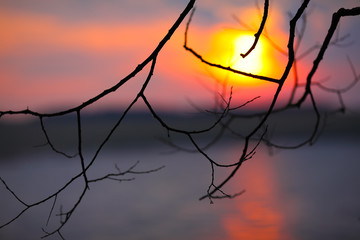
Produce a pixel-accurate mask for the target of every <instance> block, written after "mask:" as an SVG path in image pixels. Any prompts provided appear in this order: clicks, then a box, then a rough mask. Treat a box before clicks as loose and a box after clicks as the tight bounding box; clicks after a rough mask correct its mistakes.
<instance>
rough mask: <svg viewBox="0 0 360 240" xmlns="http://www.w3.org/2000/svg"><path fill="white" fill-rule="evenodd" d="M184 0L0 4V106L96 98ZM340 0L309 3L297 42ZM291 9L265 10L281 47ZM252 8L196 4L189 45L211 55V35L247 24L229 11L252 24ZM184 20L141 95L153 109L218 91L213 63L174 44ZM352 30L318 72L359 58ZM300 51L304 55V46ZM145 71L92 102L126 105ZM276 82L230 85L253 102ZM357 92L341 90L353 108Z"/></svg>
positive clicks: (144, 51)
mask: <svg viewBox="0 0 360 240" xmlns="http://www.w3.org/2000/svg"><path fill="white" fill-rule="evenodd" d="M356 3H357V1H344V2H343V3H342V4H344V6H345V7H353V6H354V5H356ZM186 4H187V1H186V0H181V1H179V0H156V1H133V0H131V1H130V0H126V1H113V0H107V1H83V0H76V1H68V0H67V1H51V2H50V1H45V0H34V1H24V0H11V1H10V0H4V1H1V2H0V25H1V29H2V32H1V38H0V84H1V88H0V109H1V110H9V109H13V110H20V109H24V108H27V107H29V108H31V109H35V110H37V109H49V108H59V107H60V108H66V107H70V106H76V105H78V104H80V103H82V102H84V101H86V100H87V99H89V98H91V97H93V96H95V95H97V94H98V93H100V92H102V91H103V90H104V89H106V88H108V87H111V86H112V85H114V84H116V83H117V82H118V81H119V80H120V79H122V78H123V77H124V76H126V75H127V73H129V72H130V71H131V70H133V69H134V68H135V67H136V66H137V65H138V64H139V63H140V62H142V61H143V60H144V59H145V58H146V57H147V56H148V55H149V54H150V53H151V51H152V50H153V49H154V48H155V46H156V45H157V44H158V42H159V41H160V40H161V38H162V37H163V36H164V35H165V34H166V32H167V30H168V29H169V28H170V26H171V25H172V24H173V22H174V21H175V19H176V18H177V16H178V15H179V13H180V12H181V11H182V10H183V8H184V7H185V5H186ZM338 5H339V3H335V2H334V3H328V2H327V3H326V4H324V3H322V2H321V1H315V2H314V4H313V5H312V7H313V12H314V13H313V15H310V16H309V18H311V17H314V18H316V19H317V20H318V21H311V24H310V26H308V29H307V31H308V34H309V36H312V37H311V38H309V39H304V42H305V43H306V44H308V45H307V46H311V44H314V43H318V42H321V41H322V39H323V36H324V33H325V32H326V29H327V28H328V24H329V23H330V15H329V14H331V13H332V12H333V11H335V10H336V9H337V8H338V7H339V6H340V5H339V6H338ZM296 7H297V4H294V3H289V2H288V1H278V2H274V3H273V5H271V8H270V18H269V21H268V30H269V34H270V35H271V37H272V39H273V40H274V41H277V42H278V44H279V45H280V46H281V47H282V48H283V49H286V41H285V40H286V34H285V33H284V31H285V30H286V29H287V19H288V18H287V15H286V14H285V13H286V12H288V11H292V12H294V11H295V10H296ZM256 13H257V10H256V7H255V4H254V2H253V1H222V2H221V3H219V1H215V0H203V1H198V2H197V12H196V13H195V17H194V20H193V23H192V26H191V29H190V33H189V44H190V46H191V47H193V48H195V49H197V50H199V52H201V53H203V54H204V55H207V54H208V55H209V56H210V55H211V54H209V53H210V52H211V51H212V50H211V41H212V39H214V38H215V36H216V35H217V34H219V33H220V32H222V31H223V30H224V29H236V31H239V32H241V31H244V30H245V29H244V28H243V27H242V26H240V25H239V24H238V23H237V22H236V21H235V20H234V19H233V17H232V16H233V15H235V16H237V17H238V18H240V19H243V20H244V19H246V21H247V24H249V26H251V27H253V28H256V27H257V26H258V25H259V23H260V19H261V18H260V16H259V15H256ZM357 22H359V20H357V19H355V18H353V19H349V20H346V21H344V23H342V25H341V30H342V32H344V33H347V31H351V30H352V28H353V26H355V25H356V23H357ZM184 27H185V22H184V23H183V24H182V25H181V27H180V28H179V29H178V31H177V32H176V33H175V35H174V36H173V38H172V39H171V41H170V42H169V43H168V44H167V45H166V46H165V48H164V50H163V51H162V52H161V54H160V56H159V59H158V61H157V66H156V69H155V74H154V77H153V79H152V81H151V83H150V85H149V87H148V90H147V91H146V94H147V96H148V97H149V100H150V101H151V102H152V103H154V105H156V106H158V107H159V108H163V109H179V108H181V109H182V108H189V107H190V106H191V104H189V102H193V103H194V102H195V103H197V104H198V105H200V107H204V108H206V107H207V106H209V104H212V103H213V102H214V98H215V97H214V96H216V95H217V92H219V91H220V89H219V88H220V87H219V85H218V83H219V81H217V80H219V79H217V80H214V78H213V75H212V73H211V71H212V70H210V72H209V68H207V67H206V66H204V65H203V64H201V63H200V62H199V61H198V60H197V59H195V58H194V57H193V56H191V55H190V54H189V53H188V52H185V50H184V49H183V48H182V45H183V34H184ZM351 34H352V35H351V39H350V41H351V42H352V46H351V47H349V48H345V49H343V48H342V49H340V50H341V51H340V52H343V53H342V55H341V56H339V58H338V59H339V60H336V61H333V60H331V59H332V58H331V57H330V60H329V61H328V62H326V63H324V67H323V68H322V69H320V70H319V78H326V77H329V75H330V76H332V73H331V72H330V73H329V71H328V70H329V69H333V68H331V66H334V65H336V67H337V68H341V69H347V68H348V65H347V62H346V56H347V55H349V56H350V57H351V58H352V60H353V63H354V65H355V66H359V65H360V64H359V62H360V57H359V56H354V52H355V51H354V49H355V50H359V49H360V47H359V46H360V43H359V42H360V37H359V33H357V32H352V33H351ZM284 39H285V40H284ZM305 46H306V45H305ZM224 47H227V46H224ZM301 50H302V51H300V52H303V51H305V50H306V48H305V47H304V48H303V49H301ZM217 51H219V52H221V50H217ZM329 54H336V53H332V52H330V53H329ZM215 55H216V54H215ZM219 55H220V53H219ZM357 55H358V54H357ZM337 56H338V55H337ZM312 57H313V56H310V57H309V58H306V59H304V61H303V64H302V65H301V66H300V68H301V69H304V71H308V69H309V67H310V66H311V62H312V60H313V59H312ZM274 59H277V60H278V58H275V57H274V58H272V59H270V60H269V59H268V60H266V61H267V62H265V65H269V64H270V63H272V62H276V63H277V65H274V66H273V67H270V68H269V69H271V68H272V69H273V70H274V71H273V72H266V74H269V75H274V76H273V77H279V74H281V72H282V69H283V63H284V60H285V59H283V60H278V61H274ZM263 64H264V63H263ZM326 64H327V65H326ZM275 70H276V71H275ZM344 71H347V72H348V70H344ZM359 72H360V70H359ZM146 73H147V69H145V71H143V72H142V73H141V74H140V75H139V76H138V77H136V78H134V79H133V80H132V81H131V82H129V83H128V84H127V85H126V86H125V87H124V88H123V89H121V90H120V91H118V92H117V93H116V94H112V95H111V96H109V97H107V98H106V99H104V101H103V102H101V103H99V106H101V107H104V106H106V107H109V108H113V107H114V106H126V104H127V103H128V102H129V101H131V99H132V98H133V97H135V95H136V93H137V91H138V89H139V87H140V86H141V85H142V83H143V81H144V77H145V76H146ZM336 74H338V75H336ZM339 76H340V77H342V78H343V77H344V74H343V73H340V75H339V71H335V73H334V76H333V77H332V78H331V81H329V84H330V86H341V84H340V83H339V81H335V80H337V79H338V78H339ZM351 77H352V76H351V74H348V76H345V77H344V78H345V79H342V81H348V82H350V81H351ZM231 85H233V84H231ZM235 85H236V84H235ZM250 85H252V84H250ZM275 87H276V86H275V85H274V84H270V83H266V84H255V85H252V86H249V84H245V86H240V85H239V86H238V85H236V86H234V101H237V103H239V104H241V103H243V102H245V101H247V100H249V98H252V97H256V96H259V95H261V96H262V100H261V101H263V102H261V101H259V103H258V104H263V103H266V101H268V99H270V98H271V96H272V94H273V92H274V89H275ZM356 89H359V88H356ZM356 89H355V90H354V91H351V92H350V93H349V94H348V97H347V99H346V101H349V104H350V105H352V106H355V107H359V106H360V103H359V98H358V97H357V94H356V92H357V90H356ZM285 95H286V94H285ZM329 102H330V103H331V102H332V100H329ZM235 103H236V102H235ZM235 103H234V104H235ZM335 103H336V101H335ZM254 104H255V105H256V103H254ZM95 108H96V106H95Z"/></svg>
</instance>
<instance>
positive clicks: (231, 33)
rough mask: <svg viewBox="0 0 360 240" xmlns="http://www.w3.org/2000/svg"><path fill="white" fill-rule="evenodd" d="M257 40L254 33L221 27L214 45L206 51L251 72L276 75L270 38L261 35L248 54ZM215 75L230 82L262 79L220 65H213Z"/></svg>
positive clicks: (221, 61) (214, 58)
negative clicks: (227, 69)
mask: <svg viewBox="0 0 360 240" xmlns="http://www.w3.org/2000/svg"><path fill="white" fill-rule="evenodd" d="M254 40H255V37H254V33H251V32H248V31H239V30H235V29H221V30H219V31H217V32H216V33H215V34H214V36H213V38H212V44H211V49H210V51H209V52H208V54H206V58H207V59H209V61H211V62H214V63H217V64H221V65H223V66H224V67H231V68H233V69H235V70H239V71H243V72H246V73H251V74H254V75H268V76H272V75H274V73H275V71H274V69H276V68H274V65H273V62H274V61H272V57H271V54H270V47H269V44H268V43H267V42H266V40H264V39H262V38H260V39H259V41H258V43H257V45H256V47H255V49H254V50H253V51H252V52H251V53H250V54H249V55H248V56H246V57H245V58H243V57H242V56H241V55H240V54H245V53H246V52H247V51H248V50H249V49H250V47H251V46H252V44H253V42H254ZM207 71H209V72H210V74H211V75H213V76H214V78H215V79H216V80H218V81H220V82H222V81H226V82H227V83H228V84H230V85H239V84H241V85H259V84H261V83H263V81H261V80H257V79H253V78H249V77H246V76H242V75H240V74H234V73H229V72H227V71H224V70H220V69H215V68H212V69H209V70H207Z"/></svg>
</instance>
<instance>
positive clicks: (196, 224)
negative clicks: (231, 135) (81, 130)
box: [0, 138, 360, 240]
mask: <svg viewBox="0 0 360 240" xmlns="http://www.w3.org/2000/svg"><path fill="white" fill-rule="evenodd" d="M358 143H359V142H358V141H357V142H356V141H353V140H351V139H348V140H345V141H342V142H339V141H338V139H336V138H332V139H324V140H323V141H320V142H319V143H318V144H316V145H315V146H312V147H304V148H301V149H297V150H288V151H285V150H282V151H276V153H275V154H274V155H271V156H270V155H268V154H267V151H266V150H264V149H263V151H261V149H259V151H258V153H257V154H256V158H254V159H252V160H251V161H248V162H246V163H245V164H244V166H243V168H242V169H241V171H240V172H239V175H238V176H237V177H236V178H235V179H233V182H232V183H231V184H230V185H229V186H227V187H226V188H225V190H226V191H227V192H228V193H235V192H239V191H241V190H243V189H245V190H246V192H245V193H244V194H243V195H241V196H239V197H237V198H235V199H231V200H229V199H225V200H218V201H215V203H214V204H210V203H209V201H208V200H203V201H198V198H199V197H200V196H202V195H203V194H204V193H205V192H206V189H207V186H208V184H209V181H210V177H211V176H210V166H209V164H208V162H207V161H206V160H205V159H204V158H203V157H202V156H199V155H197V154H190V153H185V152H179V153H176V154H164V147H160V146H159V145H154V146H153V145H146V146H144V147H143V148H141V151H140V152H139V150H137V151H134V149H129V148H121V149H118V150H115V149H112V150H109V151H105V152H104V154H101V155H100V158H99V159H98V162H96V165H95V166H94V168H95V169H96V170H94V171H91V172H89V176H90V177H99V176H102V175H103V174H105V173H107V172H109V171H115V168H114V164H115V163H116V164H117V165H118V166H119V167H120V168H121V169H122V170H126V169H127V168H128V167H130V166H131V165H132V164H134V163H135V162H136V161H140V162H139V164H138V166H137V167H136V169H137V170H149V169H153V168H157V167H160V166H162V165H165V166H166V167H165V168H164V169H162V170H160V171H158V172H155V173H150V174H144V175H136V176H135V177H136V179H135V180H133V181H130V182H128V181H126V182H121V183H119V182H114V181H103V182H100V183H96V184H92V185H90V191H89V192H88V193H87V195H86V196H85V199H84V201H83V202H82V203H81V205H80V206H79V208H78V209H77V210H76V211H75V213H74V215H73V216H72V219H71V220H70V221H69V223H68V224H67V225H66V226H65V228H64V229H63V231H62V234H63V235H64V237H66V238H67V239H106V240H110V239H134V240H135V239H136V240H141V239H175V240H176V239H228V240H232V239H250V240H251V239H268V240H271V239H285V240H287V239H289V240H291V239H309V240H311V239H314V240H315V239H330V240H331V239H334V240H335V239H360V221H359V217H360V205H359V199H360V174H359V173H360V160H359V157H358V156H359V155H360V149H359V147H358V146H359V144H358ZM166 149H167V148H166V147H165V150H166ZM238 151H239V150H238V148H237V146H236V145H223V146H220V147H219V148H218V150H217V151H216V152H213V153H212V155H213V156H215V157H221V158H223V159H227V158H230V157H232V156H234V155H235V154H238ZM90 154H91V152H89V153H88V155H90ZM19 157H20V156H19ZM80 169H81V167H80V163H79V162H78V160H74V159H64V158H62V157H60V156H58V155H56V154H53V153H47V154H44V153H39V154H38V155H32V156H31V157H29V158H28V159H27V160H26V161H20V160H17V159H12V161H6V162H4V163H2V166H1V169H0V176H1V177H2V178H3V179H5V180H6V181H7V183H8V184H9V185H10V186H11V187H12V188H13V189H14V191H15V192H16V193H18V195H19V196H20V197H21V198H22V199H23V200H24V201H26V202H27V203H31V202H32V201H36V200H38V199H40V198H41V197H44V196H46V195H47V194H49V193H51V192H53V191H54V189H55V188H58V187H60V186H62V184H64V183H65V182H66V180H67V179H68V178H69V177H71V176H72V174H74V173H76V172H78V171H80ZM221 176H222V173H219V174H218V175H217V177H218V179H219V180H220V179H221ZM129 177H133V176H129ZM81 180H82V179H80V180H79V181H78V182H77V183H75V184H74V186H73V187H71V188H70V189H69V190H67V191H66V192H65V194H64V195H62V196H61V197H59V198H58V199H57V202H58V204H57V205H56V207H55V210H54V211H55V212H56V213H58V212H59V208H60V204H62V205H63V209H64V210H66V209H67V207H69V206H70V205H71V203H73V202H74V201H75V200H76V199H77V197H78V194H79V192H78V191H77V190H78V189H79V187H80V186H81V185H82V182H81ZM0 194H1V195H0V196H1V198H0V212H1V214H0V223H3V222H5V221H6V220H7V219H9V218H10V217H12V216H14V215H15V214H17V213H18V211H19V210H21V209H22V208H21V207H22V206H21V205H20V204H18V203H16V202H15V201H14V199H13V197H12V196H11V195H10V194H9V193H8V192H7V191H6V189H5V187H4V186H3V185H1V186H0ZM51 205H52V201H49V202H46V203H45V204H44V205H41V206H38V207H36V208H34V209H32V210H30V211H29V212H27V213H25V214H24V215H23V216H22V217H21V218H19V219H18V220H17V221H16V222H14V223H13V224H11V225H9V226H7V227H5V228H3V229H1V230H0V239H9V240H10V239H39V238H40V237H41V236H43V233H42V230H41V227H45V225H46V220H47V217H48V214H49V211H50V209H51ZM58 221H59V219H58V218H57V217H56V216H54V215H53V216H52V218H51V221H50V223H49V227H50V230H51V227H54V226H56V224H57V223H58ZM49 239H59V237H58V236H56V235H55V236H53V237H50V238H49Z"/></svg>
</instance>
